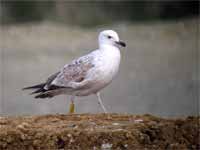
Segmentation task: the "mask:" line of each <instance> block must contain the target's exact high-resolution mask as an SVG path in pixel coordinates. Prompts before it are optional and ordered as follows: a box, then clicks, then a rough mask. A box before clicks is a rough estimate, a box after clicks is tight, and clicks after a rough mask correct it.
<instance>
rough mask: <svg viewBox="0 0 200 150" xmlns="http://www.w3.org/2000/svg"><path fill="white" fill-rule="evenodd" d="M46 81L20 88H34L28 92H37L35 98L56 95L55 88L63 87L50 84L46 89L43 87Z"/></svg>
mask: <svg viewBox="0 0 200 150" xmlns="http://www.w3.org/2000/svg"><path fill="white" fill-rule="evenodd" d="M45 85H46V83H41V84H37V85H33V86H29V87H25V88H23V89H22V90H34V91H33V92H31V93H30V94H31V95H32V94H37V95H35V98H51V97H53V96H55V95H57V93H58V92H56V89H59V88H63V87H58V86H54V85H52V86H51V87H50V88H49V89H48V90H46V89H44V87H45Z"/></svg>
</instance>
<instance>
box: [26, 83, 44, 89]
mask: <svg viewBox="0 0 200 150" xmlns="http://www.w3.org/2000/svg"><path fill="white" fill-rule="evenodd" d="M44 86H45V83H41V84H37V85H34V86H29V87H24V88H23V89H22V90H30V89H40V88H43V87H44Z"/></svg>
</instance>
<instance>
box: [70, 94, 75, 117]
mask: <svg viewBox="0 0 200 150" xmlns="http://www.w3.org/2000/svg"><path fill="white" fill-rule="evenodd" d="M74 98H75V96H71V103H70V105H69V113H70V114H73V113H74V112H75V104H74Z"/></svg>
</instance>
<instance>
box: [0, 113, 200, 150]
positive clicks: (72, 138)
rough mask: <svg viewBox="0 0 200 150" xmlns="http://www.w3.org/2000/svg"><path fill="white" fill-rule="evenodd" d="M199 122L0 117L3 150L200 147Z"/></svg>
mask: <svg viewBox="0 0 200 150" xmlns="http://www.w3.org/2000/svg"><path fill="white" fill-rule="evenodd" d="M199 121H200V118H199V117H187V118H179V119H163V118H159V117H155V116H151V115H122V114H108V115H106V114H81V115H79V114H73V115H60V114H57V115H44V116H26V117H0V149H1V150H4V149H6V150H29V149H30V150H32V149H41V150H54V149H55V150H57V149H60V150H61V149H62V150H63V149H70V150H75V149H84V150H87V149H91V150H98V149H101V150H109V149H115V150H132V149H144V148H147V149H166V150H168V149H189V150H192V149H194V150H196V149H198V148H199V138H198V135H199V133H200V132H199V131H200V130H199V126H198V123H199Z"/></svg>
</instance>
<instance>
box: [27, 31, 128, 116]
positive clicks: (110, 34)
mask: <svg viewBox="0 0 200 150" xmlns="http://www.w3.org/2000/svg"><path fill="white" fill-rule="evenodd" d="M98 44H99V48H98V49H96V50H94V51H92V52H91V53H89V54H87V55H84V56H81V57H79V58H77V59H74V60H73V61H72V62H71V63H68V64H66V65H65V66H64V67H63V68H62V69H60V70H59V71H58V72H56V73H55V74H53V75H51V76H50V77H49V78H48V79H47V80H46V81H45V82H43V83H41V84H37V85H34V86H29V87H25V88H23V90H27V89H32V90H34V91H33V92H32V93H31V94H36V95H35V98H52V97H54V96H57V95H61V94H65V95H71V98H70V100H71V104H72V107H70V109H72V110H70V112H73V109H74V105H73V104H74V99H75V97H76V96H88V95H91V94H95V95H96V96H97V99H98V103H99V104H100V105H101V107H102V109H103V111H104V113H107V110H106V108H105V106H104V105H103V102H102V99H101V95H100V90H101V89H103V88H104V87H106V86H107V85H108V84H110V83H111V81H112V80H113V78H114V77H115V76H116V74H117V72H118V70H119V65H120V59H121V55H120V49H119V48H120V47H125V46H126V44H125V43H124V42H123V41H121V40H120V39H119V36H118V34H117V33H116V32H115V31H113V30H104V31H102V32H100V34H99V36H98Z"/></svg>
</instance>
